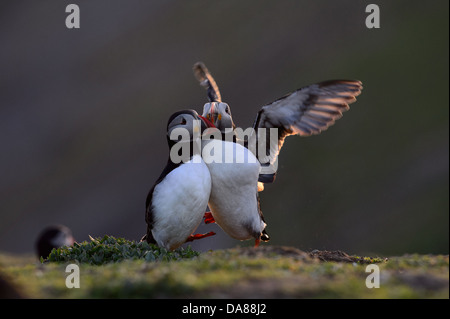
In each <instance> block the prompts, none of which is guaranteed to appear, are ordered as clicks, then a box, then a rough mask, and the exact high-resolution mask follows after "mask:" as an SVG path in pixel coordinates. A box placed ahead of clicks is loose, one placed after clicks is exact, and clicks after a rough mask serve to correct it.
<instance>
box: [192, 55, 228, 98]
mask: <svg viewBox="0 0 450 319" xmlns="http://www.w3.org/2000/svg"><path fill="white" fill-rule="evenodd" d="M192 69H193V71H194V75H195V77H196V78H197V80H198V81H199V82H200V85H201V86H203V87H204V88H205V89H206V90H207V91H208V99H209V101H210V102H222V97H221V96H220V91H219V87H218V86H217V83H216V81H215V80H214V78H213V77H212V75H211V73H209V71H208V69H207V68H206V66H205V64H203V62H197V63H195V64H194V67H193V68H192Z"/></svg>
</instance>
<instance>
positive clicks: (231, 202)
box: [143, 62, 362, 250]
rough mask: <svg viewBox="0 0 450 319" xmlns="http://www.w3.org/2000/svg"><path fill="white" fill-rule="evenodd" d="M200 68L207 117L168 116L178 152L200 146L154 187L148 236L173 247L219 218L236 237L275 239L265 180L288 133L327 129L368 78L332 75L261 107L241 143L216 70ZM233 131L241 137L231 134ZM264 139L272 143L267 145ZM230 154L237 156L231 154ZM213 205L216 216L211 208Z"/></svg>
mask: <svg viewBox="0 0 450 319" xmlns="http://www.w3.org/2000/svg"><path fill="white" fill-rule="evenodd" d="M194 74H195V76H196V78H197V79H198V80H199V82H200V84H201V85H202V86H204V87H205V88H206V89H207V94H208V98H209V103H206V104H205V105H204V108H203V114H202V116H200V115H198V114H197V112H195V111H193V110H186V111H180V112H177V113H175V114H173V115H172V116H171V117H170V119H169V121H168V126H167V134H168V135H167V136H168V144H169V148H171V154H172V155H173V154H174V152H173V151H172V150H173V146H174V145H175V144H177V145H179V144H180V143H181V144H182V145H183V143H184V145H189V149H190V150H192V152H189V154H190V155H189V156H188V157H187V158H186V157H185V158H184V160H183V161H182V162H180V163H174V162H173V160H172V156H169V160H168V162H167V165H166V167H165V169H164V170H163V172H162V174H161V176H160V177H159V178H158V180H157V181H156V183H155V185H154V186H153V187H152V189H151V190H150V192H149V194H148V196H147V201H146V208H147V209H146V222H147V235H146V236H144V237H143V240H147V241H148V242H150V243H156V244H158V245H159V246H162V247H165V248H166V249H169V250H173V249H176V248H177V247H179V246H180V245H182V244H183V243H185V242H187V241H192V240H195V239H200V238H205V237H208V236H211V235H214V233H213V232H210V233H207V234H196V235H193V232H194V231H195V229H196V228H197V227H198V226H199V224H200V223H201V221H202V218H203V217H205V223H209V222H212V221H215V222H216V223H217V224H218V225H219V226H220V227H221V228H222V229H223V230H224V231H225V232H226V233H227V234H228V235H230V236H231V237H233V238H235V239H238V240H248V239H251V238H254V239H255V246H258V245H259V243H260V241H268V240H269V236H268V234H267V233H266V231H265V227H266V223H265V221H264V217H263V214H262V212H261V208H260V204H259V195H258V192H259V191H261V190H263V188H264V187H263V184H264V183H272V182H273V181H274V180H275V176H276V169H274V164H275V163H276V161H277V157H278V154H279V150H280V149H281V147H282V146H283V144H284V139H285V138H286V137H287V136H289V135H300V136H309V135H314V134H319V133H320V132H322V131H324V130H326V129H327V128H328V127H329V126H331V125H333V124H334V122H335V121H336V120H337V119H339V118H340V117H342V112H344V111H347V110H348V109H349V106H348V104H350V103H353V102H354V101H355V100H356V96H358V95H359V94H360V93H361V89H362V85H361V82H360V81H352V80H334V81H326V82H321V83H318V84H313V85H310V86H307V87H304V88H301V89H299V90H296V91H294V92H293V93H290V94H287V95H285V96H283V97H281V98H279V99H277V100H275V101H274V102H272V103H269V104H267V105H265V106H263V107H262V108H261V109H260V111H259V112H258V113H257V117H256V119H255V122H254V124H253V131H252V132H253V133H252V134H251V136H250V137H249V138H248V139H247V140H246V141H239V139H238V138H237V136H235V135H236V134H234V133H235V129H236V126H235V124H234V122H233V119H232V116H231V110H230V107H229V105H228V104H226V103H223V102H222V99H221V95H220V91H219V89H218V86H217V84H216V82H215V81H214V78H213V77H212V76H211V74H210V73H209V71H208V69H207V68H206V67H205V65H204V64H203V63H201V62H198V63H196V64H195V65H194ZM194 123H197V126H195V125H194ZM178 128H182V129H185V131H187V132H189V136H188V137H185V138H184V140H181V141H180V140H176V141H174V140H172V139H170V136H171V134H172V132H175V130H176V129H178ZM213 129H215V131H217V130H219V132H220V133H221V136H220V138H209V139H203V138H202V136H203V135H206V136H208V135H211V136H213V135H214V134H212V133H214V132H212V131H211V130H213ZM273 130H275V132H276V133H277V134H276V137H277V140H276V141H275V143H273V142H269V141H270V136H269V135H270V132H273ZM230 131H231V133H232V134H233V138H232V139H227V138H226V134H229V133H230ZM196 133H197V134H196ZM224 137H225V138H224ZM260 140H265V141H266V142H264V143H259V141H260ZM249 145H257V146H258V147H262V148H263V150H262V151H261V152H258V151H256V150H255V149H253V148H248V146H249ZM185 149H186V148H185ZM216 150H222V151H219V152H216ZM230 154H232V158H231V160H230V158H227V156H228V157H229V155H230ZM237 159H245V160H244V161H242V160H237ZM207 206H209V208H210V210H211V212H210V214H211V215H209V213H206V214H205V208H206V207H207ZM211 216H212V218H211Z"/></svg>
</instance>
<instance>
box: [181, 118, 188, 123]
mask: <svg viewBox="0 0 450 319" xmlns="http://www.w3.org/2000/svg"><path fill="white" fill-rule="evenodd" d="M186 123H187V122H186V119H185V118H184V117H183V119H182V120H181V125H186Z"/></svg>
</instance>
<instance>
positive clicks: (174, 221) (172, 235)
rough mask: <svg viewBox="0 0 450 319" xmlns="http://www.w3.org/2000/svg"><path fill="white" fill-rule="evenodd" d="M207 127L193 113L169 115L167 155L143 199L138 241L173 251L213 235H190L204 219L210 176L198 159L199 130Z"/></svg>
mask: <svg viewBox="0 0 450 319" xmlns="http://www.w3.org/2000/svg"><path fill="white" fill-rule="evenodd" d="M210 125H211V123H210V122H209V121H207V120H206V119H203V118H202V116H200V115H198V113H197V112H196V111H194V110H182V111H178V112H176V113H174V114H172V115H171V116H170V118H169V120H168V123H167V143H168V145H169V150H170V154H169V158H168V160H167V164H166V166H165V168H164V170H163V171H162V173H161V175H160V176H159V178H158V179H157V180H156V182H155V183H154V185H153V187H152V188H151V190H150V191H149V193H148V196H147V199H146V205H145V206H146V213H145V221H146V223H147V234H146V235H144V237H143V238H142V239H141V240H142V241H143V240H146V241H147V242H148V243H152V244H157V245H158V246H160V247H163V248H165V249H167V250H174V249H176V248H178V247H179V246H181V245H182V244H184V243H185V242H189V241H193V240H196V239H201V238H205V237H209V236H212V235H215V233H214V232H209V233H206V234H193V233H194V231H195V230H196V229H197V227H198V226H199V224H200V223H201V221H202V219H203V217H204V216H205V209H206V207H207V205H208V200H209V196H210V192H211V175H210V172H209V170H208V167H207V166H206V164H205V162H204V161H203V159H202V157H201V143H200V138H201V133H202V131H203V130H204V129H206V128H207V127H209V126H210ZM182 133H185V134H184V135H183V134H182Z"/></svg>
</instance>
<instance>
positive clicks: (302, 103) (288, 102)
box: [193, 62, 363, 191]
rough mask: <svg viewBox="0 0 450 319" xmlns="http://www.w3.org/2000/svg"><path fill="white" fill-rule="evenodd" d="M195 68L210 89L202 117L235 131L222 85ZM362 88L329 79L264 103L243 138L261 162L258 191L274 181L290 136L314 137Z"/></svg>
mask: <svg viewBox="0 0 450 319" xmlns="http://www.w3.org/2000/svg"><path fill="white" fill-rule="evenodd" d="M193 71H194V75H195V77H196V78H197V80H198V81H199V82H200V85H201V86H203V87H205V88H206V89H207V95H208V100H209V102H208V103H206V104H205V105H204V107H203V114H202V116H203V117H206V118H207V119H208V120H210V121H211V122H212V123H213V125H214V126H215V127H216V128H217V129H219V130H220V131H221V132H226V131H227V130H232V132H235V129H236V126H235V124H234V122H233V118H232V115H231V109H230V106H229V105H228V104H227V103H224V102H223V101H222V97H221V94H220V91H219V87H218V85H217V83H216V81H215V80H214V78H213V77H212V75H211V73H210V72H209V70H208V69H207V68H206V66H205V64H204V63H203V62H197V63H195V64H194V67H193ZM362 89H363V87H362V82H361V81H358V80H328V81H323V82H320V83H316V84H312V85H309V86H305V87H302V88H300V89H297V90H295V91H293V92H291V93H288V94H286V95H284V96H282V97H280V98H278V99H276V100H274V101H273V102H270V103H267V104H265V105H264V106H262V107H261V108H260V110H259V111H258V112H257V115H256V118H255V120H254V123H253V126H252V129H253V130H252V133H251V136H250V137H247V139H246V140H245V141H244V143H245V145H246V146H249V145H250V146H253V148H251V149H252V151H253V152H254V153H255V155H256V156H257V158H258V161H259V162H260V164H261V171H262V172H261V174H260V175H259V177H258V181H259V184H258V188H259V190H260V191H261V190H263V189H264V186H263V184H266V183H272V182H274V181H275V177H276V163H277V160H278V155H279V153H280V150H281V148H282V146H283V145H284V141H285V138H286V137H287V136H290V135H299V136H302V137H304V136H311V135H317V134H320V133H321V132H323V131H325V130H327V129H328V128H329V127H330V126H332V125H333V124H334V123H335V122H336V120H338V119H340V118H341V117H342V115H343V114H342V113H343V112H345V111H348V110H349V109H350V107H349V104H351V103H353V102H355V101H356V97H357V96H358V95H360V94H361V91H362ZM271 132H276V134H275V138H276V140H275V141H273V140H271V139H270V134H271ZM235 138H236V137H235ZM260 140H261V141H260ZM259 148H261V150H260V149H259ZM274 166H275V167H274Z"/></svg>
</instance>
